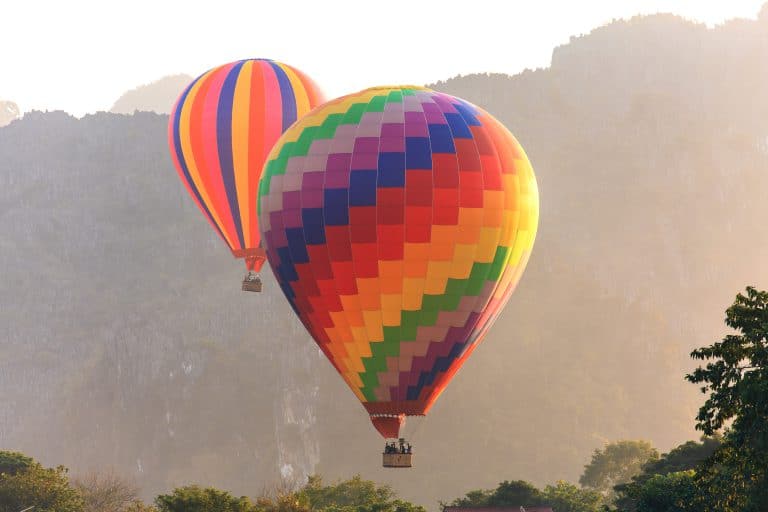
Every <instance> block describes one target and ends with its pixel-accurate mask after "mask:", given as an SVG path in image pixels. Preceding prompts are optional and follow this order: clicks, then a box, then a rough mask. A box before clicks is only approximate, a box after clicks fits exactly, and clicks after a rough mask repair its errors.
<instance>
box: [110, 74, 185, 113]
mask: <svg viewBox="0 0 768 512" xmlns="http://www.w3.org/2000/svg"><path fill="white" fill-rule="evenodd" d="M191 81H192V77H191V76H189V75H184V74H179V75H170V76H166V77H163V78H161V79H159V80H155V81H154V82H151V83H149V84H144V85H140V86H138V87H136V88H135V89H131V90H130V91H128V92H126V93H125V94H123V95H122V96H120V98H118V100H117V101H115V104H114V105H112V108H111V109H110V110H109V111H110V112H112V113H113V114H133V113H134V112H136V111H143V112H156V113H158V114H168V113H170V111H171V108H173V103H174V102H175V101H176V98H178V96H179V94H180V93H181V91H182V89H183V88H184V87H185V86H186V85H187V84H188V83H189V82H191Z"/></svg>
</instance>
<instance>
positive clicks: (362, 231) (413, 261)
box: [259, 86, 538, 466]
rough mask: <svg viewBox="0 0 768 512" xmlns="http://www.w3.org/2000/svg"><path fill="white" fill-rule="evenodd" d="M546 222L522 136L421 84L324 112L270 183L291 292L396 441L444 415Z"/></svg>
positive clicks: (279, 153)
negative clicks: (451, 391) (457, 378)
mask: <svg viewBox="0 0 768 512" xmlns="http://www.w3.org/2000/svg"><path fill="white" fill-rule="evenodd" d="M537 225H538V188H537V185H536V178H535V176H534V173H533V169H532V168H531V164H530V162H529V161H528V158H527V157H526V155H525V152H524V151H523V149H522V148H521V147H520V145H519V144H518V142H517V140H516V139H515V138H514V136H513V135H512V134H511V133H510V132H509V131H508V130H507V129H506V128H505V127H504V126H503V125H502V124H501V123H500V122H499V121H497V120H496V119H495V118H494V117H492V116H491V115H490V114H488V113H487V112H485V111H484V110H482V109H480V108H478V107H476V106H475V105H472V104H471V103H468V102H467V101H464V100H462V99H459V98H456V97H453V96H450V95H448V94H443V93H440V92H436V91H433V90H430V89H427V88H424V87H417V86H401V87H378V88H372V89H367V90H364V91H361V92H359V93H356V94H351V95H348V96H344V97H342V98H339V99H336V100H333V101H330V102H328V103H326V104H324V105H322V106H320V107H318V108H317V109H315V110H313V111H312V112H311V113H310V114H308V115H307V116H305V117H304V118H302V119H301V120H299V121H298V122H297V123H296V124H295V125H293V126H292V127H291V128H290V129H288V131H286V132H285V133H284V134H283V135H282V137H280V140H278V142H277V143H276V144H275V147H274V148H273V149H272V152H271V153H270V155H269V157H268V160H267V164H266V166H265V170H264V175H263V177H262V180H261V184H260V188H259V227H260V229H261V232H262V240H263V241H264V244H265V249H266V251H267V255H268V260H269V262H270V265H271V267H272V270H273V272H274V274H275V276H276V277H277V280H278V282H279V284H280V286H281V288H282V291H283V292H284V294H285V296H286V297H287V299H288V301H289V302H290V304H291V306H292V307H293V309H294V311H295V312H296V314H297V315H298V316H299V318H300V319H301V321H302V322H303V324H304V326H305V327H306V329H307V330H308V331H309V333H310V334H311V335H312V337H313V338H314V340H315V341H316V343H317V345H318V346H319V347H320V349H321V350H322V351H323V352H324V353H325V355H326V356H327V357H328V359H329V360H330V362H331V363H332V364H333V366H334V367H335V369H336V370H337V371H338V372H339V373H340V374H341V376H342V377H343V378H344V380H345V381H346V383H347V384H348V385H349V387H350V389H351V390H352V392H353V393H354V394H355V395H356V396H357V398H358V399H359V400H360V401H361V402H362V404H363V406H364V407H365V409H366V410H367V411H368V413H369V414H370V417H371V421H372V422H373V425H374V426H375V427H376V429H377V430H378V431H379V432H380V433H381V435H382V436H383V437H385V438H386V439H392V438H398V437H399V436H400V427H401V425H402V424H403V422H404V419H405V416H408V415H425V414H426V413H427V412H428V411H429V409H430V407H431V406H432V404H434V402H435V400H436V399H437V397H438V396H439V395H440V394H441V393H442V391H443V390H444V389H445V387H446V385H447V384H448V383H449V381H450V380H451V378H452V377H453V376H454V374H455V373H456V372H457V371H458V370H459V368H461V366H462V365H463V364H464V362H465V361H466V360H467V358H468V357H469V355H470V354H471V353H472V351H473V350H474V349H475V347H476V346H477V344H478V343H479V342H480V341H481V340H482V339H483V337H484V336H485V334H486V333H487V331H488V329H489V328H490V327H491V325H492V324H493V322H494V321H495V319H496V317H497V316H498V315H499V312H500V311H501V309H502V308H503V306H504V304H505V303H506V302H507V300H508V299H509V297H510V295H511V293H512V291H513V290H514V288H515V286H516V284H517V282H518V281H519V279H520V276H521V274H522V273H523V270H524V269H525V266H526V263H527V261H528V258H529V256H530V253H531V249H532V247H533V242H534V238H535V235H536V229H537ZM386 446H387V447H388V448H389V449H388V450H387V452H392V451H393V449H394V454H395V455H398V456H399V455H400V453H401V452H402V450H399V449H397V447H396V446H395V445H390V444H389V443H387V445H386ZM407 452H410V450H407ZM387 455H391V454H390V453H385V465H395V466H401V465H402V466H410V460H408V461H407V462H402V463H401V462H397V461H394V462H392V459H393V458H392V457H390V458H389V460H390V464H387ZM399 458H402V457H399ZM407 459H410V453H408V457H407Z"/></svg>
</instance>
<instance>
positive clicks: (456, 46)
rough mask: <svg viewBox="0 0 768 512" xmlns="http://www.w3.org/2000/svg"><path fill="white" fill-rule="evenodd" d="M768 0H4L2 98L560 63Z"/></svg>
mask: <svg viewBox="0 0 768 512" xmlns="http://www.w3.org/2000/svg"><path fill="white" fill-rule="evenodd" d="M765 1H766V0H580V1H572V0H531V1H527V2H525V1H516V0H464V1H462V2H457V1H455V0H442V1H440V0H379V1H378V2H369V1H366V0H293V1H291V0H270V1H264V0H250V1H235V0H205V1H197V0H187V1H178V0H152V1H149V0H132V1H125V0H96V1H94V0H67V1H61V0H4V1H3V5H2V8H0V49H1V50H0V99H6V100H12V101H15V102H16V103H18V104H19V107H20V108H21V110H22V111H29V110H32V109H37V110H55V109H63V110H66V111H68V112H71V113H73V114H75V115H83V114H85V113H89V112H94V111H97V110H108V109H109V108H110V107H111V106H112V104H113V102H114V101H115V100H116V99H117V98H118V97H119V96H120V95H121V94H122V93H123V92H125V91H127V90H129V89H132V88H134V87H136V86H137V85H140V84H144V83H148V82H151V81H154V80H157V79H158V78H160V77H163V76H165V75H169V74H174V73H187V74H190V75H193V76H197V75H198V74H200V73H202V72H203V71H205V70H206V69H208V68H211V67H213V66H216V65H219V64H223V63H225V62H230V61H233V60H237V59H241V58H248V57H268V58H272V59H275V60H280V61H283V62H286V63H288V64H291V65H294V66H296V67H298V68H300V69H302V70H304V71H305V72H306V73H308V74H309V75H310V76H312V77H313V78H314V79H315V81H316V82H317V83H318V84H319V85H320V86H321V87H322V88H323V90H324V91H325V92H326V94H327V96H328V97H329V98H330V97H335V96H339V95H341V94H344V93H347V92H353V91H357V90H359V89H362V88H365V87H369V86H373V85H381V84H395V83H403V84H404V83H414V84H423V83H428V82H433V81H436V80H440V79H446V78H450V77H452V76H455V75H457V74H467V73H473V72H486V71H487V72H502V73H509V74H515V73H517V72H519V71H521V70H523V69H525V68H526V67H528V68H537V67H546V66H548V65H549V60H550V57H551V54H552V49H553V48H554V47H555V46H558V45H560V44H564V43H566V42H567V41H568V39H569V37H570V36H571V35H579V34H583V33H588V32H589V31H590V30H592V29H593V28H595V27H597V26H600V25H602V24H605V23H607V22H609V21H611V19H613V18H629V17H631V16H633V15H635V14H650V13H654V12H672V13H675V14H679V15H681V16H684V17H686V18H689V19H692V20H696V21H700V22H704V23H707V24H708V25H714V24H718V23H721V22H723V21H724V20H726V19H730V18H735V17H740V18H752V19H754V18H755V17H756V15H757V13H758V11H759V10H760V6H761V5H762V4H763V2H765Z"/></svg>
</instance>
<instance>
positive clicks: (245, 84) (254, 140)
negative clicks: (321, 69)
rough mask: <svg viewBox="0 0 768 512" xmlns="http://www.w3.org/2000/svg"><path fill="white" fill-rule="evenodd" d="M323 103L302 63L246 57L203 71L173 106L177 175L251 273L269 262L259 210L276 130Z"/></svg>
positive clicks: (170, 128)
mask: <svg viewBox="0 0 768 512" xmlns="http://www.w3.org/2000/svg"><path fill="white" fill-rule="evenodd" d="M320 103H322V96H321V93H320V91H319V89H318V87H317V86H316V85H315V84H314V82H312V80H310V79H309V78H308V77H307V76H306V75H305V74H303V73H302V72H300V71H299V70H297V69H295V68H293V67H291V66H288V65H286V64H283V63H280V62H275V61H272V60H267V59H249V60H241V61H237V62H232V63H229V64H225V65H223V66H219V67H216V68H214V69H211V70H210V71H207V72H206V73H204V74H203V75H201V76H200V77H199V78H197V79H196V80H194V81H193V82H192V83H190V84H189V86H187V88H186V89H185V90H184V91H183V92H182V94H181V96H180V97H179V99H178V100H177V102H176V105H175V106H174V108H173V111H172V112H171V116H170V121H169V124H168V143H169V146H170V152H171V156H172V159H173V163H174V164H175V166H176V169H177V171H178V173H179V176H180V177H181V180H182V181H183V182H184V185H185V186H186V188H187V191H188V192H189V194H190V195H191V196H192V198H193V199H194V200H195V202H196V204H197V205H198V207H199V208H200V209H201V210H202V211H203V213H204V214H205V217H206V218H207V219H208V221H209V222H210V223H211V225H212V226H213V227H214V229H215V230H216V232H217V233H218V234H219V235H220V236H221V238H222V239H223V240H224V241H225V242H226V244H227V245H228V246H229V249H230V250H231V251H232V254H233V255H234V256H235V257H237V258H245V262H246V266H247V268H248V270H249V275H251V276H252V274H251V273H250V271H255V272H258V271H259V269H260V268H261V266H262V264H263V262H264V251H263V249H262V248H261V247H260V241H261V236H260V233H259V228H258V221H257V215H256V199H257V198H256V194H257V190H258V183H259V178H260V177H261V172H262V168H263V167H264V162H265V160H266V157H267V155H268V154H269V151H270V150H271V149H272V146H273V145H274V143H275V142H276V141H277V139H278V137H280V135H281V134H282V133H283V132H284V131H285V130H286V129H287V128H288V127H289V126H291V124H293V123H294V122H295V121H296V120H297V119H298V118H300V117H301V116H303V115H304V114H306V113H307V112H309V111H310V110H311V109H312V108H314V107H315V106H317V105H318V104H320ZM248 282H249V281H248V280H246V281H244V282H243V287H244V289H246V285H247V283H248ZM258 287H259V288H260V282H259V286H258Z"/></svg>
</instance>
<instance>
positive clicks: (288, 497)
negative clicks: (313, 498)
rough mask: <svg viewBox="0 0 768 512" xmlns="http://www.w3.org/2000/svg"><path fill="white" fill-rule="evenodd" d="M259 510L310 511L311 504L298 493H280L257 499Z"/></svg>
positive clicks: (265, 511)
mask: <svg viewBox="0 0 768 512" xmlns="http://www.w3.org/2000/svg"><path fill="white" fill-rule="evenodd" d="M254 510H256V511H258V512H310V511H311V509H310V508H309V504H308V503H307V501H306V500H305V499H303V498H301V497H300V496H299V495H298V494H297V493H280V494H278V495H277V496H274V497H267V496H262V497H260V498H258V499H257V500H256V504H255V506H254Z"/></svg>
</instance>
